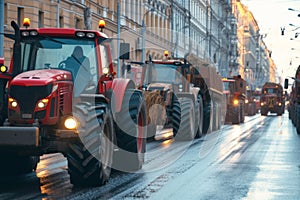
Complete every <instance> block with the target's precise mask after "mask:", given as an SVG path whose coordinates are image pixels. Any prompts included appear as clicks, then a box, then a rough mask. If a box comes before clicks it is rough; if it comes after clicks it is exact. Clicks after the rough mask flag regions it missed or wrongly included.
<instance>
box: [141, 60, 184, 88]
mask: <svg viewBox="0 0 300 200" xmlns="http://www.w3.org/2000/svg"><path fill="white" fill-rule="evenodd" d="M178 69H179V67H178V66H176V65H169V64H157V63H149V64H147V70H146V74H145V82H144V83H145V84H147V83H173V84H182V75H181V74H180V72H179V71H178Z"/></svg>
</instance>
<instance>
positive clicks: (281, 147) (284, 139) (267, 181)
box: [245, 116, 300, 200]
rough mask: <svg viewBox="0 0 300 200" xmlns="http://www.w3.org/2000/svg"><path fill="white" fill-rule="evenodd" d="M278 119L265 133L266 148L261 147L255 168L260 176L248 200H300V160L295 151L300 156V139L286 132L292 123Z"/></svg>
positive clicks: (251, 188) (255, 181)
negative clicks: (298, 161) (299, 164)
mask: <svg viewBox="0 0 300 200" xmlns="http://www.w3.org/2000/svg"><path fill="white" fill-rule="evenodd" d="M268 117H273V116H268ZM275 117H276V121H275V120H274V123H273V124H272V125H271V126H270V129H269V130H268V132H265V133H262V134H263V135H262V136H263V138H262V140H263V144H265V146H261V147H265V148H261V149H260V151H257V156H260V157H262V159H261V160H260V162H259V163H258V165H256V166H255V168H256V169H257V173H256V176H255V177H254V179H253V181H252V182H251V185H250V186H249V190H248V193H247V196H246V197H245V199H280V200H282V199H299V196H300V190H299V185H300V180H299V176H300V170H299V167H298V164H297V163H295V160H296V159H298V160H299V156H297V157H295V155H296V154H295V152H298V153H297V154H298V155H299V154H300V149H299V137H298V136H297V134H291V133H289V132H287V131H285V130H287V126H288V127H290V125H291V122H290V121H287V120H285V121H283V119H282V117H277V116H275ZM266 147H267V148H266Z"/></svg>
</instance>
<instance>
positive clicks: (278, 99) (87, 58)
mask: <svg viewBox="0 0 300 200" xmlns="http://www.w3.org/2000/svg"><path fill="white" fill-rule="evenodd" d="M24 23H25V25H26V28H20V27H19V25H18V24H16V23H15V22H12V23H11V25H12V27H13V29H14V34H5V36H6V37H8V38H10V39H12V40H13V41H14V46H13V55H12V59H11V64H10V66H9V67H7V66H5V65H4V59H3V58H1V59H0V64H1V67H0V94H1V98H0V111H1V116H0V124H1V126H0V159H1V163H2V164H1V166H0V168H1V169H0V170H4V171H7V172H12V173H26V172H30V171H32V170H35V169H36V167H37V164H38V162H39V157H40V156H41V155H43V154H48V153H62V154H63V155H64V156H65V157H66V158H67V161H68V172H69V174H70V180H71V183H72V184H74V185H85V186H95V185H103V184H105V183H106V182H107V181H108V180H109V177H110V173H111V169H116V170H120V171H126V172H134V171H137V170H139V169H141V168H142V166H143V163H144V159H145V153H146V144H147V142H148V140H155V139H156V140H158V139H162V138H173V139H174V140H175V141H191V140H193V139H195V138H199V137H201V136H202V135H204V134H208V133H210V132H213V131H217V130H220V129H221V126H222V124H224V123H232V124H240V123H243V122H244V120H245V115H249V116H252V115H255V114H256V113H258V112H259V110H260V112H261V115H267V114H268V112H271V113H274V112H275V113H277V115H282V114H283V112H284V109H285V107H284V105H285V95H284V94H283V88H282V86H281V85H279V84H276V83H266V84H265V85H264V86H263V87H262V91H261V94H259V93H257V92H256V91H253V90H252V91H251V90H247V82H246V81H245V80H244V79H243V78H242V77H241V76H234V77H228V78H222V77H221V76H220V75H219V74H218V73H217V71H216V68H215V67H212V66H210V64H209V63H206V62H203V61H202V60H201V59H199V58H197V56H195V55H192V54H187V55H186V56H185V57H184V58H172V57H170V56H169V53H168V52H165V53H164V55H165V56H164V58H163V59H160V60H156V59H152V58H151V57H149V58H148V60H147V61H146V62H145V63H140V62H129V63H128V64H127V68H126V72H125V73H124V74H123V76H121V78H117V77H116V73H115V70H114V66H113V62H112V55H111V51H112V50H111V49H110V48H111V45H110V42H111V39H110V38H108V37H107V36H106V35H105V34H104V33H102V32H99V31H95V30H78V29H63V28H37V29H35V28H29V25H30V21H29V19H26V20H24ZM100 26H102V23H99V27H100ZM123 50H124V48H123ZM127 52H129V49H127ZM126 55H127V57H126V56H125V57H124V56H123V57H122V59H129V57H128V56H129V53H127V54H126ZM298 78H299V77H298V74H296V77H295V79H296V80H298ZM297 84H298V83H297V82H295V84H294V85H296V86H297ZM296 86H294V87H293V88H294V89H293V92H292V96H291V100H290V105H289V111H290V118H291V119H292V120H293V122H294V124H295V125H296V127H297V131H298V130H300V125H298V124H300V120H298V119H297V116H298V115H299V116H300V109H299V108H300V106H298V101H297V95H296V94H297V91H296V90H297V88H298V87H296ZM259 98H260V101H259ZM298 132H299V131H298Z"/></svg>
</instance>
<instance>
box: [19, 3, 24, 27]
mask: <svg viewBox="0 0 300 200" xmlns="http://www.w3.org/2000/svg"><path fill="white" fill-rule="evenodd" d="M23 19H24V8H21V7H18V24H23Z"/></svg>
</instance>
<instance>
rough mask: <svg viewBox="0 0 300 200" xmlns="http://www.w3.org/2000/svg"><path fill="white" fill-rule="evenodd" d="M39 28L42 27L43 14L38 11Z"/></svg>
mask: <svg viewBox="0 0 300 200" xmlns="http://www.w3.org/2000/svg"><path fill="white" fill-rule="evenodd" d="M38 23H39V28H42V27H44V12H43V11H39V22H38Z"/></svg>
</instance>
